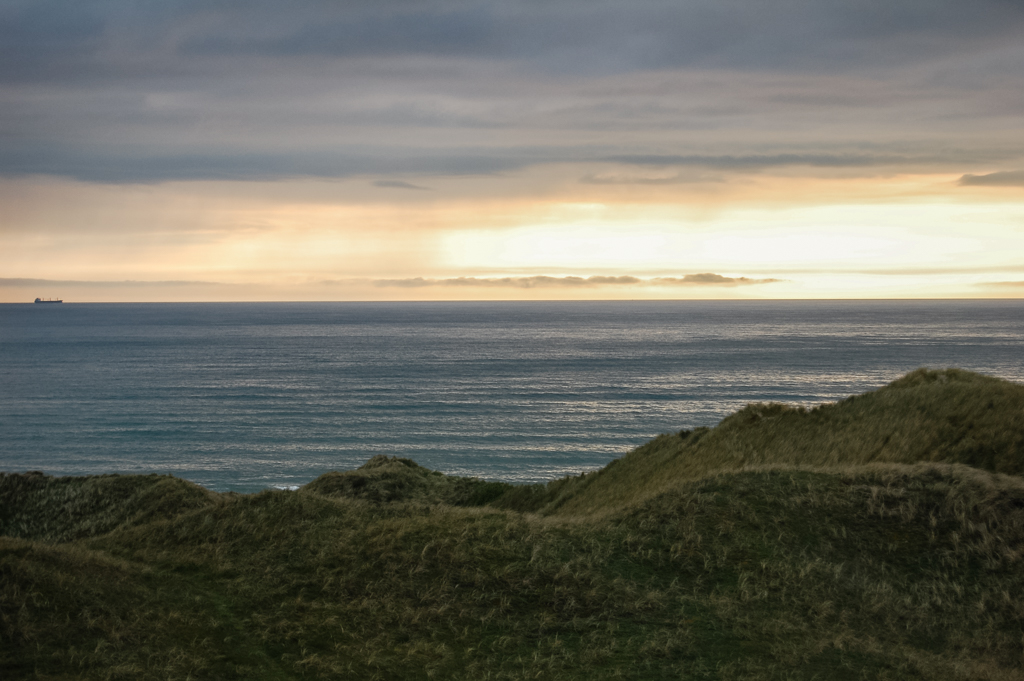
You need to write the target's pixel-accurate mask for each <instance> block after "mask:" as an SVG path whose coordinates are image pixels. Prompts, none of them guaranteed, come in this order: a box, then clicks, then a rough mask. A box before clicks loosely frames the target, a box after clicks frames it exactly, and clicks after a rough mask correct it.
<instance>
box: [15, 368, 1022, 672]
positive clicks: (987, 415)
mask: <svg viewBox="0 0 1024 681" xmlns="http://www.w3.org/2000/svg"><path fill="white" fill-rule="evenodd" d="M942 376H945V379H943V378H942ZM1022 391H1024V388H1022V387H1020V386H1016V385H1012V384H1008V383H1005V382H1001V381H996V380H994V379H986V378H983V377H978V376H974V375H971V374H966V373H964V372H956V371H951V372H915V374H911V375H910V376H908V377H906V378H905V379H901V381H897V382H896V383H893V384H892V385H890V386H888V387H886V388H884V389H882V390H880V391H877V392H876V393H871V394H868V395H863V396H858V397H856V398H854V399H851V400H844V401H843V402H841V403H839V404H836V405H828V406H825V407H821V408H818V409H814V410H800V409H794V408H788V407H782V406H778V405H769V406H765V405H762V406H752V407H748V408H747V409H744V410H742V411H741V412H739V413H737V414H735V415H733V416H731V417H729V418H728V419H726V420H725V421H723V423H722V424H721V425H720V426H718V427H717V428H715V429H710V430H706V431H699V432H696V433H684V434H682V435H680V434H672V435H666V436H662V437H661V438H658V439H656V440H654V441H653V442H651V443H648V444H647V445H644V446H642V447H640V448H639V449H637V450H635V451H634V452H632V453H630V454H629V455H627V456H626V457H624V458H623V459H622V460H620V461H618V462H615V463H614V464H613V465H611V466H609V467H607V468H606V469H604V470H602V471H600V472H598V473H593V474H588V475H585V476H582V477H580V476H576V477H571V478H566V479H563V480H561V481H556V482H555V483H552V484H550V485H546V486H524V487H511V486H503V485H497V486H495V485H493V484H490V483H485V482H482V481H479V480H472V479H460V478H450V477H447V476H442V475H439V474H437V473H435V472H432V471H428V470H427V469H424V468H422V467H420V466H418V465H416V464H415V463H413V462H411V461H407V460H401V459H393V458H385V457H381V458H375V459H373V460H371V461H370V462H368V464H367V465H366V466H364V467H363V468H361V469H358V470H357V471H349V472H345V473H336V474H327V475H325V476H323V477H321V478H319V479H318V480H317V481H314V482H313V483H311V484H309V485H307V486H306V487H304V488H302V489H301V490H300V491H298V492H283V491H267V492H263V493H260V494H253V495H230V494H224V495H220V494H213V493H210V492H207V491H205V490H202V489H201V488H198V487H196V486H194V485H191V484H190V483H186V482H184V481H180V480H176V479H173V478H168V477H160V476H100V477H92V478H61V479H54V478H47V477H45V476H41V475H25V474H8V475H3V476H2V477H0V534H2V535H3V536H0V677H2V678H4V679H8V678H10V679H21V678H26V679H27V678H38V679H71V678H76V679H77V678H85V679H187V678H192V679H232V678H239V679H241V678H245V679H250V678H260V679H346V678H350V679H527V678H530V679H538V678H539V679H587V680H588V681H592V680H594V679H679V678H698V679H780V680H781V679H822V678H827V679H950V680H952V679H958V680H965V679H979V680H980V679H993V680H1002V679H1021V678H1024V596H1022V594H1024V563H1022V558H1024V479H1022V478H1021V477H1020V476H1019V474H1018V473H1019V472H1020V461H1019V456H1020V449H1019V447H1020V442H1021V436H1022V435H1024V426H1022V424H1021V406H1022V404H1024V403H1022V402H1021V392H1022ZM979 400H980V402H979ZM990 402H991V406H989V403H990ZM944 429H945V430H944ZM887 437H888V440H886V438H887ZM968 437H970V438H971V440H972V442H971V443H968V444H964V443H965V441H966V439H967V438H968ZM1014 448H1016V449H1014ZM979 452H982V454H978V453H979ZM989 453H991V455H990V454H989ZM1015 456H1016V457H1017V458H1016V459H1014V457H1015ZM113 498H116V499H117V501H116V503H108V501H106V499H113Z"/></svg>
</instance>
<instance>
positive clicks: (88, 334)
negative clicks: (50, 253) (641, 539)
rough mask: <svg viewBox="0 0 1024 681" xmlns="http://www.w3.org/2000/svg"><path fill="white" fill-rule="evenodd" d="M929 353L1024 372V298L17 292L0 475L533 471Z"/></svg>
mask: <svg viewBox="0 0 1024 681" xmlns="http://www.w3.org/2000/svg"><path fill="white" fill-rule="evenodd" d="M919 367H930V368H945V367H960V368H964V369H969V370H971V371H976V372H980V373H983V374H988V375H991V376H997V377H1000V378H1004V379H1008V380H1010V381H1014V382H1018V383H1021V382H1024V301H1022V300H962V301H669V302H662V301H658V302H655V301H639V302H638V301H623V302H487V303H478V302H458V303H423V302H417V303H376V302H374V303H159V304H148V303H147V304H75V303H64V304H60V305H34V304H3V305H0V471H7V472H16V471H27V470H39V471H43V472H45V473H47V474H51V475H86V474H100V473H161V474H163V473H170V474H173V475H176V476H178V477H182V478H186V479H188V480H192V481H194V482H197V483H199V484H201V485H204V486H206V487H209V488H211V489H214V490H218V491H228V490H233V491H237V492H255V491H259V490H263V489H267V488H282V489H294V488H295V487H296V486H299V485H303V484H305V483H307V482H309V481H311V480H313V479H314V478H316V477H317V476H319V475H321V474H323V473H326V472H328V471H333V470H347V469H353V468H357V467H358V466H360V465H361V464H362V463H364V462H365V461H366V460H367V459H369V458H370V457H372V456H374V455H377V454H385V455H388V456H400V457H407V458H410V459H413V460H415V461H416V462H418V463H419V464H421V465H423V466H426V467H428V468H431V469H434V470H438V471H442V472H444V473H448V474H453V475H460V476H476V477H480V478H484V479H488V480H503V481H508V482H513V483H534V482H543V481H547V480H551V479H554V478H557V477H561V476H565V475H572V474H577V473H579V472H582V471H589V470H594V469H597V468H600V467H602V466H604V465H606V464H607V463H608V462H610V461H612V460H613V459H616V458H618V457H621V456H623V455H624V454H626V453H627V452H628V451H629V450H631V449H633V448H634V447H637V446H639V445H641V444H643V443H644V442H645V441H647V440H649V439H650V438H652V437H654V436H656V435H658V434H659V433H666V432H674V431H679V430H680V429H684V428H693V427H696V426H714V425H715V424H716V423H718V422H719V421H721V420H722V419H723V418H724V417H725V416H727V415H728V414H730V413H732V412H734V411H736V410H737V409H740V408H742V407H743V406H744V405H746V404H748V403H751V402H769V401H774V402H786V403H790V404H800V405H808V406H810V405H816V404H820V403H824V402H832V401H836V400H840V399H843V398H844V397H847V396H849V395H852V394H857V393H862V392H865V391H868V390H874V389H877V388H880V387H882V386H884V385H885V384H887V383H889V382H890V381H893V380H895V379H897V378H899V377H900V376H902V375H903V374H905V373H907V372H909V371H912V370H914V369H917V368H919Z"/></svg>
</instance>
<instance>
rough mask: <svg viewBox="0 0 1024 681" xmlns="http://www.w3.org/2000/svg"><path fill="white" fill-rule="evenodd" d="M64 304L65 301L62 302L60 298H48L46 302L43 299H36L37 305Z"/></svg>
mask: <svg viewBox="0 0 1024 681" xmlns="http://www.w3.org/2000/svg"><path fill="white" fill-rule="evenodd" d="M63 302H64V301H63V300H61V299H60V298H47V299H45V300H44V299H42V298H36V303H37V304H38V303H63Z"/></svg>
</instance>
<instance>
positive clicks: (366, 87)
mask: <svg viewBox="0 0 1024 681" xmlns="http://www.w3.org/2000/svg"><path fill="white" fill-rule="evenodd" d="M36 296H42V297H50V296H61V297H63V298H65V299H66V300H83V301H84V300H93V301H122V300H124V301H128V300H132V301H141V300H388V299H390V300H421V299H509V298H513V299H554V298H579V299H613V298H630V299H637V298H733V297H741V298H820V297H826V298H848V297H854V298H878V297H965V296H966V297H1021V296H1024V1H1022V0H973V1H972V2H964V1H963V0H957V1H955V2H954V1H946V0H900V1H899V2H893V1H892V0H849V1H846V2H823V1H821V0H675V1H671V2H669V1H662V0H632V1H631V2H628V3H627V2H623V1H621V0H620V1H617V2H605V1H603V0H586V1H580V2H577V1H575V0H545V1H543V2H542V1H540V0H501V2H496V1H493V2H487V1H478V0H471V1H465V2H463V1H458V0H450V1H449V0H366V1H365V2H364V1H362V0H331V1H328V0H291V1H290V2H262V1H260V0H247V1H245V2H233V1H228V0H161V1H160V2H143V1H142V0H136V1H134V2H125V1H120V0H96V1H94V2H69V1H67V0H0V301H7V302H17V301H26V300H31V299H32V298H34V297H36Z"/></svg>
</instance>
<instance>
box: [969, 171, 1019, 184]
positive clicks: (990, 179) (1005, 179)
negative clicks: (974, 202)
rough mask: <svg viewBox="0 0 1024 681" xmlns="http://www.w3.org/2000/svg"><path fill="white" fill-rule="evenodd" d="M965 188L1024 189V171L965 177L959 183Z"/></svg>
mask: <svg viewBox="0 0 1024 681" xmlns="http://www.w3.org/2000/svg"><path fill="white" fill-rule="evenodd" d="M957 184H959V185H961V186H963V187H1024V170H1004V171H1002V172H998V173H989V174H988V175H969V174H968V175H964V176H963V177H961V178H960V181H959V182H958V183H957Z"/></svg>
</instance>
